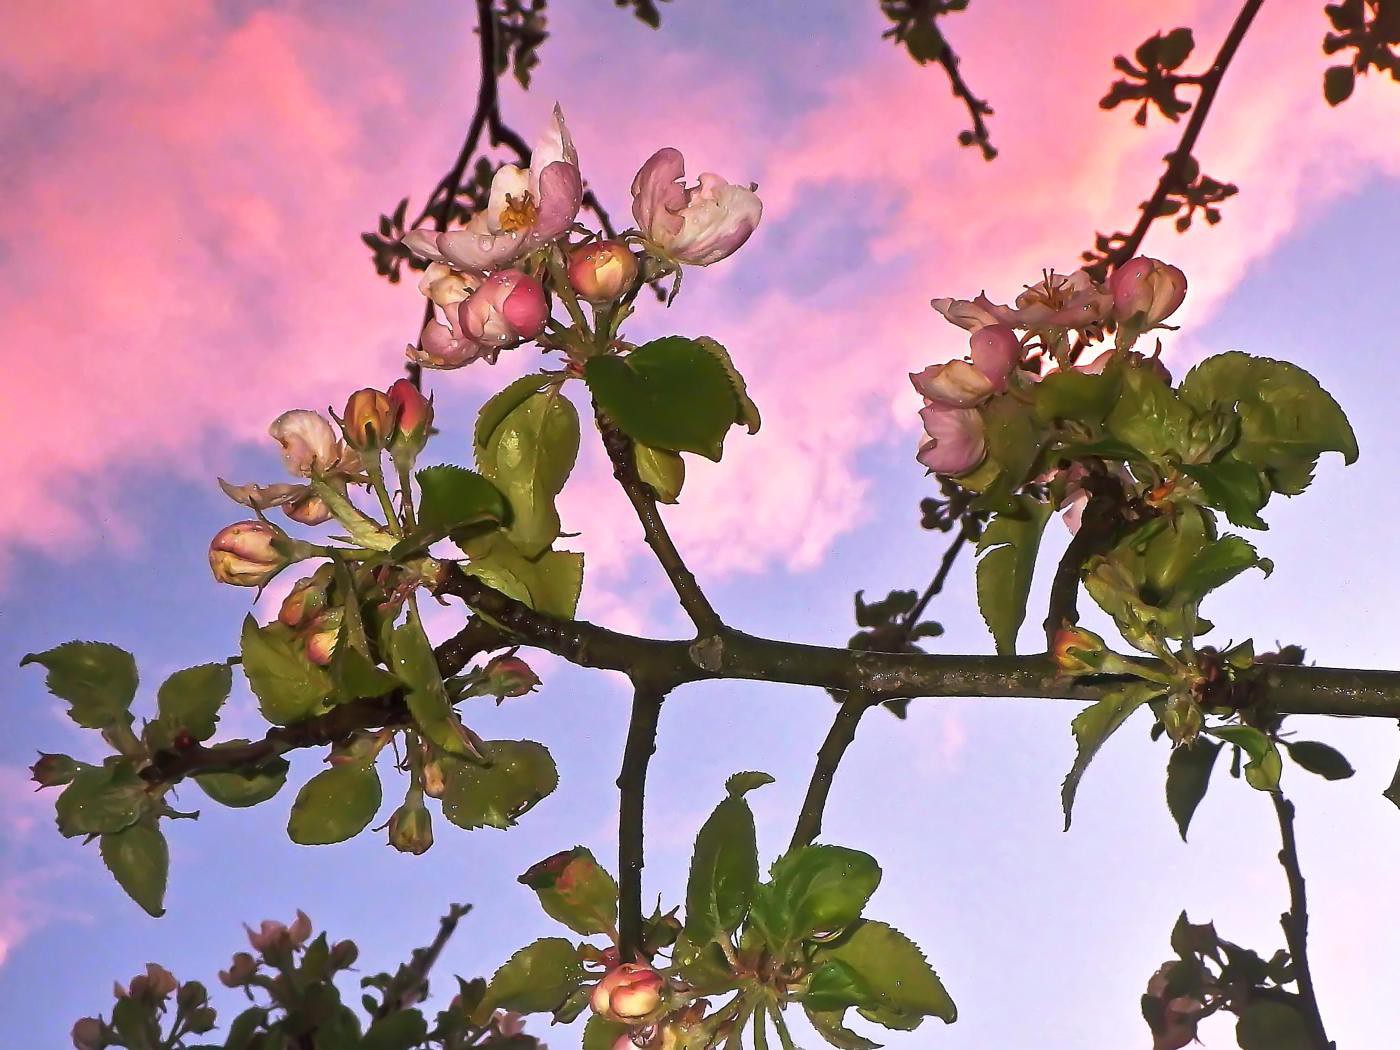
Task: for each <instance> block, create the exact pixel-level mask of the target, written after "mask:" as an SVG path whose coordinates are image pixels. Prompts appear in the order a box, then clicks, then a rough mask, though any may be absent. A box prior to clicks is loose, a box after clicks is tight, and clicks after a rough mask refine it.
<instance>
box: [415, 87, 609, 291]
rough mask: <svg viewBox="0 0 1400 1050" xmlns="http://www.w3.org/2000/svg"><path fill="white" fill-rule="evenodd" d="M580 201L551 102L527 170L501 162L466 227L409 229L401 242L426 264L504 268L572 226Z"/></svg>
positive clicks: (570, 147) (577, 178)
mask: <svg viewBox="0 0 1400 1050" xmlns="http://www.w3.org/2000/svg"><path fill="white" fill-rule="evenodd" d="M582 203H583V178H582V176H581V175H580V174H579V170H578V153H577V151H576V150H575V149H574V144H573V140H572V139H571V138H570V137H569V131H568V128H566V127H565V126H564V114H563V113H562V112H561V111H560V109H559V107H558V106H555V107H554V118H553V121H552V122H551V124H550V126H549V127H548V128H547V129H546V130H545V133H544V135H543V136H542V137H541V139H540V141H539V142H538V143H537V144H536V146H535V149H534V152H533V153H532V154H531V155H530V167H529V170H525V169H523V168H518V167H516V166H515V165H514V164H503V165H501V167H500V168H499V169H498V170H497V171H496V174H495V175H494V176H493V177H492V179H491V193H490V196H489V198H488V200H487V204H486V207H485V208H484V209H483V210H481V211H479V212H477V213H476V214H475V215H473V216H472V217H471V218H470V219H469V220H468V222H467V224H466V226H464V227H463V228H462V229H460V230H448V231H447V232H445V233H439V232H438V231H436V230H430V229H426V228H422V229H417V230H411V231H410V232H409V233H407V234H406V235H405V236H404V238H403V243H404V246H405V247H407V248H408V249H409V250H410V251H412V252H413V253H414V254H415V255H418V256H421V257H422V258H424V259H428V260H429V261H431V262H439V263H447V264H450V265H451V266H453V267H455V268H457V269H458V270H468V271H475V272H478V273H482V272H486V271H489V270H495V269H498V268H500V267H502V266H507V265H509V264H510V263H512V262H514V261H515V260H516V259H518V258H520V257H521V256H522V255H524V254H525V253H526V252H529V251H533V250H534V249H536V248H539V247H540V246H542V245H545V244H548V243H549V242H550V241H552V240H554V239H555V238H557V237H559V236H560V235H561V234H563V233H564V232H565V231H566V230H568V228H569V227H570V226H572V225H573V222H574V218H575V216H577V215H578V210H579V206H580V205H581V204H582ZM436 279H439V278H435V280H436ZM429 294H430V295H431V294H432V293H431V292H430V293H429ZM450 294H455V292H452V293H450ZM434 301H437V300H436V298H435V300H434ZM439 305H446V304H443V303H439Z"/></svg>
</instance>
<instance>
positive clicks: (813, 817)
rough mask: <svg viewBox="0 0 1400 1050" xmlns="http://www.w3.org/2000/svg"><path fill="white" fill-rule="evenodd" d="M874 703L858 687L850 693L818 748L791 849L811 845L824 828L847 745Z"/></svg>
mask: <svg viewBox="0 0 1400 1050" xmlns="http://www.w3.org/2000/svg"><path fill="white" fill-rule="evenodd" d="M872 706H874V704H873V702H872V701H871V699H870V695H869V694H868V693H865V692H862V691H861V690H859V689H854V690H852V691H851V692H849V693H847V694H846V699H845V700H843V701H842V703H841V707H840V709H839V710H838V711H837V712H836V718H835V719H834V720H833V721H832V723H831V729H830V731H829V732H828V733H827V734H826V739H825V740H823V741H822V746H821V748H820V749H819V750H818V751H817V764H816V766H815V767H814V768H813V769H812V779H811V781H810V782H808V784H807V795H806V797H805V798H803V800H802V810H801V812H800V813H799V814H798V816H797V826H796V827H795V828H793V831H792V843H791V844H790V845H789V846H788V849H800V848H801V847H803V846H810V845H811V844H812V843H813V842H815V841H816V839H817V836H818V835H820V834H821V831H822V814H823V813H824V812H825V811H826V799H827V796H828V795H830V794H831V782H832V780H834V779H835V777H836V767H837V766H839V765H840V764H841V759H842V758H844V757H845V755H846V749H847V748H848V747H850V746H851V741H852V740H854V739H855V738H856V729H857V728H858V727H859V726H860V720H861V718H862V717H863V716H864V715H865V712H867V711H869V710H870V708H871V707H872Z"/></svg>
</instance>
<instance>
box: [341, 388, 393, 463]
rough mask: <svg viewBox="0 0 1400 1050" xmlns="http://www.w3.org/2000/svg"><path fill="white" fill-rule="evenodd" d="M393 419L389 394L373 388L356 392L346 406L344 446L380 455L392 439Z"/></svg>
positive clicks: (342, 427) (343, 426) (343, 429)
mask: <svg viewBox="0 0 1400 1050" xmlns="http://www.w3.org/2000/svg"><path fill="white" fill-rule="evenodd" d="M394 416H395V412H394V404H393V402H392V401H390V400H389V395H388V394H386V393H384V392H383V391H382V390H375V389H374V388H373V387H365V389H363V390H356V391H355V392H354V393H353V394H351V395H350V400H349V401H347V402H346V403H345V417H344V421H343V422H342V423H341V430H342V431H343V432H344V434H345V443H346V444H347V445H349V446H350V447H351V448H353V449H355V450H356V451H359V452H375V451H378V450H379V449H381V448H383V447H384V446H385V445H387V444H388V443H389V439H390V438H392V437H393V434H394Z"/></svg>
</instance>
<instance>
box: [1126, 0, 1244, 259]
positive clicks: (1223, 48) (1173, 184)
mask: <svg viewBox="0 0 1400 1050" xmlns="http://www.w3.org/2000/svg"><path fill="white" fill-rule="evenodd" d="M1263 6H1264V0H1246V2H1245V4H1244V6H1243V7H1242V8H1240V13H1239V14H1238V15H1236V16H1235V23H1234V25H1232V26H1231V27H1230V32H1229V33H1228V34H1227V35H1226V37H1225V42H1224V43H1223V44H1221V45H1220V50H1219V52H1217V53H1216V56H1215V61H1214V62H1212V63H1211V67H1210V69H1209V70H1207V71H1206V72H1205V73H1204V74H1203V75H1202V76H1201V81H1200V83H1201V97H1200V98H1199V99H1197V100H1196V108H1195V109H1194V110H1192V112H1191V119H1190V120H1188V121H1187V122H1186V127H1185V129H1184V130H1183V131H1182V133H1181V141H1180V142H1178V143H1177V146H1176V149H1174V150H1173V151H1172V152H1171V153H1169V154H1167V169H1166V171H1164V172H1162V177H1161V179H1160V180H1159V181H1158V182H1157V188H1156V190H1154V191H1153V193H1152V196H1151V198H1149V199H1148V201H1147V202H1146V203H1145V204H1144V205H1143V206H1142V215H1141V216H1140V217H1139V218H1138V221H1137V225H1136V226H1134V227H1133V231H1132V233H1130V234H1128V239H1127V240H1126V241H1124V242H1123V243H1122V244H1121V245H1119V246H1118V248H1117V249H1115V250H1114V251H1113V253H1112V254H1111V255H1109V256H1108V258H1107V260H1106V263H1107V266H1108V268H1109V269H1115V268H1117V267H1119V266H1121V265H1123V263H1125V262H1127V261H1128V260H1129V259H1131V258H1132V257H1133V256H1134V255H1136V254H1137V251H1138V249H1139V248H1140V247H1142V239H1143V238H1144V237H1146V236H1147V231H1148V229H1149V228H1150V227H1151V226H1152V224H1153V223H1154V222H1156V221H1157V219H1158V218H1160V217H1161V216H1160V215H1159V212H1160V211H1161V208H1162V205H1163V204H1164V203H1165V202H1166V199H1167V196H1168V195H1169V194H1171V193H1172V192H1173V191H1174V190H1179V189H1181V188H1182V187H1183V185H1184V183H1185V179H1184V177H1183V173H1184V172H1185V170H1186V166H1187V164H1188V162H1189V161H1190V159H1191V152H1192V150H1194V149H1195V148H1196V140H1197V139H1198V138H1200V137H1201V130H1202V129H1203V128H1204V127H1205V125H1206V117H1207V116H1208V115H1209V113H1210V107H1211V104H1212V103H1213V102H1214V101H1215V96H1216V93H1217V92H1218V91H1219V90H1220V82H1221V80H1223V79H1224V77H1225V70H1226V69H1228V68H1229V66H1230V62H1231V60H1233V59H1234V57H1235V52H1236V51H1238V50H1239V48H1240V44H1241V43H1242V42H1243V41H1244V37H1245V34H1246V33H1247V32H1249V27H1250V24H1251V23H1252V22H1253V21H1254V16H1255V15H1257V14H1258V13H1259V8H1261V7H1263Z"/></svg>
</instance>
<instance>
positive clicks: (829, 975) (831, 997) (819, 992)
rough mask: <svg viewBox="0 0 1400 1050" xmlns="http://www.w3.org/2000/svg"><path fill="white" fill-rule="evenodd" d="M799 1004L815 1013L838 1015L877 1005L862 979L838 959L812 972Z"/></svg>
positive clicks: (873, 995)
mask: <svg viewBox="0 0 1400 1050" xmlns="http://www.w3.org/2000/svg"><path fill="white" fill-rule="evenodd" d="M802 1003H803V1005H804V1006H806V1007H807V1008H808V1009H810V1010H818V1011H841V1010H848V1009H850V1008H851V1007H853V1006H859V1007H865V1008H866V1009H874V1008H877V1007H878V1006H879V1005H880V1002H879V1000H878V999H877V997H876V996H875V992H874V990H873V989H872V988H871V987H870V986H869V985H868V984H866V982H865V979H864V978H863V977H861V975H860V974H858V973H857V972H856V971H855V970H853V969H852V968H851V966H850V965H849V964H848V963H845V962H843V961H841V960H840V959H827V960H826V961H825V962H823V963H822V964H821V965H820V966H818V967H817V968H816V969H815V970H814V971H813V973H812V976H811V979H810V980H809V981H808V983H807V990H806V991H805V992H804V993H803V994H802Z"/></svg>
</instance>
